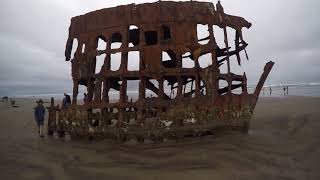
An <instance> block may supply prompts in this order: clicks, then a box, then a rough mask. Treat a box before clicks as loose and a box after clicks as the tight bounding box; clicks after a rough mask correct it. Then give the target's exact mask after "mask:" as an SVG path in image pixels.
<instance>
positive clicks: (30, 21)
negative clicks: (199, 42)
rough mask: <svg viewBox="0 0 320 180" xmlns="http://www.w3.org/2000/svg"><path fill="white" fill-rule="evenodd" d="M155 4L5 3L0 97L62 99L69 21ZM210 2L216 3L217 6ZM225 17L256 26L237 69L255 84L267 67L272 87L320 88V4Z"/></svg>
mask: <svg viewBox="0 0 320 180" xmlns="http://www.w3.org/2000/svg"><path fill="white" fill-rule="evenodd" d="M132 2H135V3H136V4H138V3H143V2H154V1H151V0H149V1H148V0H135V1H128V0H28V1H25V0H1V2H0V54H1V57H0V61H1V64H0V95H21V94H40V93H62V92H64V91H70V90H71V87H72V81H71V74H70V72H71V66H70V62H65V61H64V60H65V58H64V48H65V42H66V40H67V35H68V27H69V25H70V19H71V17H73V16H77V15H80V14H84V13H87V12H90V11H93V10H97V9H102V8H108V7H114V6H117V5H122V4H129V3H132ZM211 2H214V3H216V2H217V1H216V0H213V1H211ZM221 3H222V5H223V6H224V9H225V12H226V13H229V14H233V15H240V16H242V17H244V18H246V19H247V20H248V21H250V22H251V23H252V24H253V26H252V27H251V29H249V30H245V32H244V38H245V40H246V41H247V42H248V44H249V46H248V48H247V51H248V54H249V57H250V60H249V61H248V62H247V61H246V60H244V59H245V58H244V55H242V57H243V65H242V66H241V67H240V68H239V67H236V66H234V67H233V68H234V69H235V70H236V72H238V71H239V72H243V71H246V72H247V76H248V81H249V84H255V83H256V82H257V80H258V78H259V77H260V74H261V73H262V71H263V66H264V64H265V63H266V62H267V61H269V60H272V61H274V62H275V63H276V64H275V66H274V69H273V70H272V72H271V74H270V76H269V78H268V83H270V84H271V83H272V84H280V83H303V82H320V61H319V60H320V37H319V33H320V20H319V17H320V13H319V7H320V1H319V0H305V1H302V0H290V1H289V0H287V1H284V0H282V1H279V0H237V1H235V0H222V1H221Z"/></svg>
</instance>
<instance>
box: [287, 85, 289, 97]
mask: <svg viewBox="0 0 320 180" xmlns="http://www.w3.org/2000/svg"><path fill="white" fill-rule="evenodd" d="M287 95H289V86H287Z"/></svg>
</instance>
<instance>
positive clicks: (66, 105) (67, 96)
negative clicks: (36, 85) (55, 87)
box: [62, 93, 71, 109]
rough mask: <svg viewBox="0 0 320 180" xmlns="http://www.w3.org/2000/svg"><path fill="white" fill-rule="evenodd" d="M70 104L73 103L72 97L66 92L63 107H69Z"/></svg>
mask: <svg viewBox="0 0 320 180" xmlns="http://www.w3.org/2000/svg"><path fill="white" fill-rule="evenodd" d="M70 105H71V97H70V96H69V95H68V94H67V93H64V98H63V100H62V108H63V109H68V108H69V107H70Z"/></svg>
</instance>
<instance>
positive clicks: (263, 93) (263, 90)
mask: <svg viewBox="0 0 320 180" xmlns="http://www.w3.org/2000/svg"><path fill="white" fill-rule="evenodd" d="M262 94H263V95H264V87H263V88H262Z"/></svg>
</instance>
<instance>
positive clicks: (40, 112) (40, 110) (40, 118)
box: [34, 99, 46, 137]
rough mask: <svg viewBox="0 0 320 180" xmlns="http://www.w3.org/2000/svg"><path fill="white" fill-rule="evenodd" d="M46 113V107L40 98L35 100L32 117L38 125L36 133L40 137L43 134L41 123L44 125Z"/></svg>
mask: <svg viewBox="0 0 320 180" xmlns="http://www.w3.org/2000/svg"><path fill="white" fill-rule="evenodd" d="M45 114H46V109H45V108H44V106H43V101H42V99H39V101H37V106H36V107H35V108H34V117H35V120H36V123H37V126H38V133H39V136H40V137H44V135H43V125H44V115H45Z"/></svg>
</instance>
